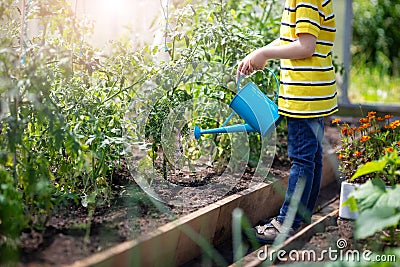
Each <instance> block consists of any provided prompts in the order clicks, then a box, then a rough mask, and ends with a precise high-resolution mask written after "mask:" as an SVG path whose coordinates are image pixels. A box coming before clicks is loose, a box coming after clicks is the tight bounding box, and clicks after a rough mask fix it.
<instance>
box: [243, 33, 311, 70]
mask: <svg viewBox="0 0 400 267" xmlns="http://www.w3.org/2000/svg"><path fill="white" fill-rule="evenodd" d="M277 40H278V39H277ZM277 40H275V41H273V42H272V43H270V44H269V45H267V46H264V47H262V48H259V49H257V50H254V51H253V52H251V53H250V54H249V55H247V56H246V57H245V58H244V59H243V60H242V61H241V62H240V63H239V66H238V69H237V76H238V77H239V75H240V74H241V73H242V74H246V75H248V74H251V73H252V72H253V71H255V70H262V69H264V67H265V64H266V63H267V61H268V59H303V58H308V57H311V56H312V55H313V54H314V52H315V47H316V45H317V38H316V37H315V36H314V35H312V34H309V33H302V34H299V38H298V40H296V41H295V42H292V43H289V44H285V45H278V41H277Z"/></svg>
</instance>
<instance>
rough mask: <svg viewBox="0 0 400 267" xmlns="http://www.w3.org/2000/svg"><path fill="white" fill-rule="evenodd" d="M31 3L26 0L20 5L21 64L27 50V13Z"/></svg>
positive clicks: (23, 62)
mask: <svg viewBox="0 0 400 267" xmlns="http://www.w3.org/2000/svg"><path fill="white" fill-rule="evenodd" d="M30 4H31V0H28V2H25V1H24V2H23V5H22V14H21V15H22V23H21V38H20V46H21V50H22V53H21V59H20V62H21V64H22V65H24V64H25V59H26V54H27V50H28V45H27V43H28V42H29V38H28V19H27V17H28V14H29V7H30Z"/></svg>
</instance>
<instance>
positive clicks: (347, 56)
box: [341, 0, 353, 104]
mask: <svg viewBox="0 0 400 267" xmlns="http://www.w3.org/2000/svg"><path fill="white" fill-rule="evenodd" d="M344 29H345V32H344V38H343V39H344V40H343V65H344V75H343V84H342V98H341V102H342V104H350V100H349V95H348V88H349V83H350V66H351V51H350V48H351V42H352V37H353V0H346V7H345V22H344Z"/></svg>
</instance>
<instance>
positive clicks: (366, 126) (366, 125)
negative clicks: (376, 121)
mask: <svg viewBox="0 0 400 267" xmlns="http://www.w3.org/2000/svg"><path fill="white" fill-rule="evenodd" d="M368 127H371V123H365V124H363V125H362V128H364V129H367V128H368Z"/></svg>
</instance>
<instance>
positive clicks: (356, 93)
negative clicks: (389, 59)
mask: <svg viewBox="0 0 400 267" xmlns="http://www.w3.org/2000/svg"><path fill="white" fill-rule="evenodd" d="M349 99H350V101H351V102H352V103H384V104H393V103H395V104H400V77H392V76H390V75H388V74H384V73H383V72H382V71H381V70H380V68H379V67H365V66H361V67H358V66H357V67H355V66H353V68H352V70H351V72H350V85H349Z"/></svg>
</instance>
